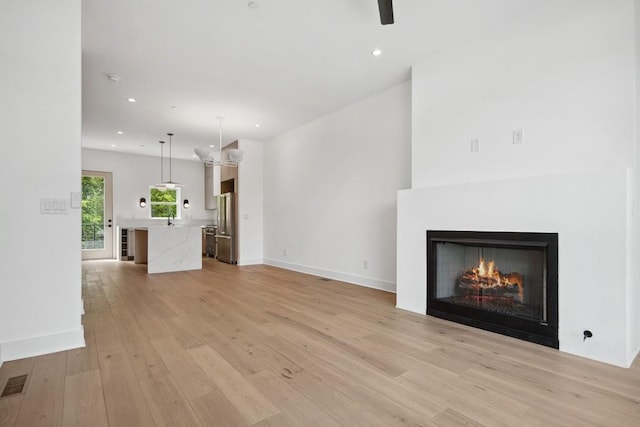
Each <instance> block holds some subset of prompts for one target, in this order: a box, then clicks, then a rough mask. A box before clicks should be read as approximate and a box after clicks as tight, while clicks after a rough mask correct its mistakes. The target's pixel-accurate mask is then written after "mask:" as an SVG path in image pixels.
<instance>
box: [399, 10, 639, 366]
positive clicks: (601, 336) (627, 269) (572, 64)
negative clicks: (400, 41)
mask: <svg viewBox="0 0 640 427" xmlns="http://www.w3.org/2000/svg"><path fill="white" fill-rule="evenodd" d="M534 3H535V4H534ZM638 82H640V0H611V1H606V2H603V1H600V0H568V1H563V2H548V3H538V2H532V8H531V9H530V10H529V11H528V12H527V13H525V14H522V15H519V16H514V17H513V18H512V19H510V20H509V21H508V22H505V23H504V24H503V25H501V26H494V27H492V28H487V29H486V31H483V32H479V33H477V34H475V35H474V37H473V38H470V39H465V40H460V41H459V42H457V43H454V44H451V45H450V46H447V47H446V48H443V49H442V50H440V51H438V52H435V53H433V54H432V55H431V56H430V57H428V58H425V59H424V60H422V61H420V62H418V63H417V64H414V66H413V68H412V81H411V85H412V91H411V102H412V108H411V122H412V129H411V139H412V142H411V163H412V170H411V188H412V189H410V190H404V191H400V192H399V193H398V215H397V221H398V235H397V305H398V307H399V308H403V309H406V310H411V311H415V312H417V313H421V314H425V311H426V233H425V232H426V230H428V229H436V230H475V231H511V232H551V233H558V234H559V236H558V244H559V259H558V261H559V266H558V267H559V282H558V288H559V289H558V291H559V295H558V298H559V313H558V317H559V319H558V320H559V331H558V332H559V341H560V350H561V351H564V352H569V353H573V354H577V355H580V356H584V357H588V358H592V359H595V360H600V361H604V362H607V363H611V364H615V365H619V366H629V365H630V364H631V362H632V361H633V360H634V358H635V357H636V355H637V354H638V351H639V350H640V225H639V218H638V216H639V214H638V213H637V212H635V211H636V210H637V209H638V208H637V207H636V208H634V205H637V204H638V200H640V183H639V181H640V174H639V168H640V118H639V114H638V108H639V106H640V84H638ZM522 129H524V141H523V142H522V143H520V144H514V143H513V141H512V140H513V135H514V133H516V132H518V131H519V130H522ZM475 139H478V140H479V144H477V145H478V148H479V150H478V151H477V152H472V150H471V149H470V148H471V147H470V143H471V142H472V141H473V140H475ZM471 145H473V144H471ZM585 329H588V330H590V331H592V332H593V337H592V338H590V339H587V340H585V341H583V331H584V330H585Z"/></svg>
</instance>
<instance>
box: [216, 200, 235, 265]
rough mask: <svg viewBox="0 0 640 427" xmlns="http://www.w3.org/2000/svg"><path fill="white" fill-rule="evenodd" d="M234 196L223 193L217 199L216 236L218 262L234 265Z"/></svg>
mask: <svg viewBox="0 0 640 427" xmlns="http://www.w3.org/2000/svg"><path fill="white" fill-rule="evenodd" d="M235 196H236V195H235V194H234V193H224V194H221V195H219V196H218V197H217V217H218V232H217V234H216V244H217V254H216V255H217V258H218V261H222V262H227V263H229V264H235V263H236V262H237V258H236V257H237V254H236V250H237V249H236V197H235Z"/></svg>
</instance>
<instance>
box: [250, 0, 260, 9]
mask: <svg viewBox="0 0 640 427" xmlns="http://www.w3.org/2000/svg"><path fill="white" fill-rule="evenodd" d="M247 6H249V9H257V8H259V7H260V3H258V2H257V1H250V2H249V3H247Z"/></svg>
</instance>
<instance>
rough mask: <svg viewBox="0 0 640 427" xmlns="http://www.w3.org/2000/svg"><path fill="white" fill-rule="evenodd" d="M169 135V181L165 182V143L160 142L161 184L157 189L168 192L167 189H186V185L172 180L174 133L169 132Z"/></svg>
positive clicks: (157, 185)
mask: <svg viewBox="0 0 640 427" xmlns="http://www.w3.org/2000/svg"><path fill="white" fill-rule="evenodd" d="M167 135H168V136H169V181H165V180H164V144H165V142H164V141H158V142H160V184H156V185H155V187H156V188H158V189H160V190H167V189H174V188H176V187H184V185H182V184H178V183H177V182H173V180H172V178H173V177H172V175H171V172H172V171H171V166H172V159H171V143H172V139H173V133H171V132H169V133H167Z"/></svg>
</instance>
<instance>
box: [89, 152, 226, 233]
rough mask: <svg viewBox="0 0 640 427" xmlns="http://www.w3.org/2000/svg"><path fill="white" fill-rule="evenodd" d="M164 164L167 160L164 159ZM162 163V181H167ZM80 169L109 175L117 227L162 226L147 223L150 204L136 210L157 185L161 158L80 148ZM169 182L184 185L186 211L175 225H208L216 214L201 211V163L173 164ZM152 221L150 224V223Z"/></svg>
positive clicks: (173, 162)
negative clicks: (110, 175)
mask: <svg viewBox="0 0 640 427" xmlns="http://www.w3.org/2000/svg"><path fill="white" fill-rule="evenodd" d="M165 162H167V159H165ZM167 168H168V162H167V163H165V180H167V179H168V172H167ZM82 169H84V170H93V171H102V172H112V174H113V216H114V223H115V225H116V226H123V225H124V226H128V225H133V224H143V223H150V224H151V223H154V222H155V223H162V222H164V221H165V220H158V219H157V220H150V219H149V204H148V203H147V206H146V207H145V208H141V207H140V206H139V203H138V202H139V200H140V197H144V198H145V199H147V202H148V201H149V186H151V185H153V184H156V183H158V182H160V179H161V178H160V157H151V156H140V155H135V154H126V153H118V152H113V151H101V150H92V149H87V148H83V149H82ZM171 175H172V179H173V181H175V182H178V183H180V184H183V185H184V187H183V188H182V189H181V198H182V199H183V200H184V199H187V200H189V205H190V206H189V209H183V210H182V216H181V218H180V220H178V221H176V223H187V222H203V223H211V222H212V221H213V218H214V215H215V211H213V210H205V209H204V165H203V164H202V163H201V162H195V161H188V160H177V159H173V160H172V172H171ZM150 221H151V222H150Z"/></svg>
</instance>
